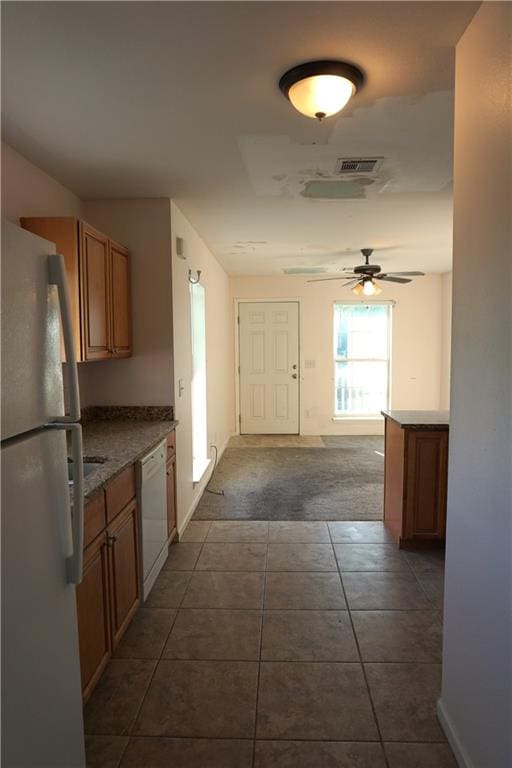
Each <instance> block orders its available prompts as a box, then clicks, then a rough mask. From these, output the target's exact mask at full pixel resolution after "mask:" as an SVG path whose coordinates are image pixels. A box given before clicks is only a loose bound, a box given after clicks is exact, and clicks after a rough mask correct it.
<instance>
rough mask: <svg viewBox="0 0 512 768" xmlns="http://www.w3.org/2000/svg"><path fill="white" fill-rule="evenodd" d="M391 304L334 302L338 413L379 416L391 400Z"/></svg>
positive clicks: (335, 402) (335, 403)
mask: <svg viewBox="0 0 512 768" xmlns="http://www.w3.org/2000/svg"><path fill="white" fill-rule="evenodd" d="M390 327H391V306H390V305H389V304H369V305H362V304H335V305H334V382H335V389H334V414H335V416H376V415H380V412H381V410H382V409H383V408H387V407H388V403H389V349H390Z"/></svg>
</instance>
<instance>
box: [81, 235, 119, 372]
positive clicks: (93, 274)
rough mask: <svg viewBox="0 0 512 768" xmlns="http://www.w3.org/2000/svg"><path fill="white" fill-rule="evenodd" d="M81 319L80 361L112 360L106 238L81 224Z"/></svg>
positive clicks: (108, 265)
mask: <svg viewBox="0 0 512 768" xmlns="http://www.w3.org/2000/svg"><path fill="white" fill-rule="evenodd" d="M80 277H81V320H82V349H83V358H84V360H104V359H105V358H110V357H112V353H111V350H112V339H111V327H110V325H111V324H110V315H111V308H110V302H111V299H110V256H109V244H108V238H106V237H105V236H104V235H102V234H101V233H100V232H96V230H94V229H92V228H91V227H89V226H88V225H87V224H83V223H82V224H81V239H80Z"/></svg>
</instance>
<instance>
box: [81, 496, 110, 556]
mask: <svg viewBox="0 0 512 768" xmlns="http://www.w3.org/2000/svg"><path fill="white" fill-rule="evenodd" d="M106 524H107V521H106V517H105V495H104V493H103V491H101V493H98V495H97V496H95V497H94V498H93V499H91V501H88V502H87V504H86V505H85V509H84V547H86V546H87V545H88V544H90V543H91V541H93V540H94V539H95V538H96V536H98V535H99V534H100V533H101V532H102V531H103V529H104V528H105V526H106Z"/></svg>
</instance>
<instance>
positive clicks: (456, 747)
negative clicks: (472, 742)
mask: <svg viewBox="0 0 512 768" xmlns="http://www.w3.org/2000/svg"><path fill="white" fill-rule="evenodd" d="M437 717H438V718H439V722H440V723H441V728H442V729H443V731H444V734H445V736H446V738H447V739H448V743H449V745H450V747H451V748H452V752H453V754H454V755H455V759H456V760H457V764H458V766H459V768H475V766H474V765H473V763H472V761H471V760H470V759H469V757H468V755H467V754H466V750H465V749H464V747H463V746H462V744H461V742H460V739H459V737H458V735H457V732H456V731H455V729H454V727H453V724H452V721H451V720H450V717H449V716H448V714H447V712H446V709H445V707H444V704H443V702H442V700H441V699H438V700H437Z"/></svg>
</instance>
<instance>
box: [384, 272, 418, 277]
mask: <svg viewBox="0 0 512 768" xmlns="http://www.w3.org/2000/svg"><path fill="white" fill-rule="evenodd" d="M386 274H387V275H417V276H418V277H419V276H420V275H423V277H424V276H425V273H424V272H386Z"/></svg>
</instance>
